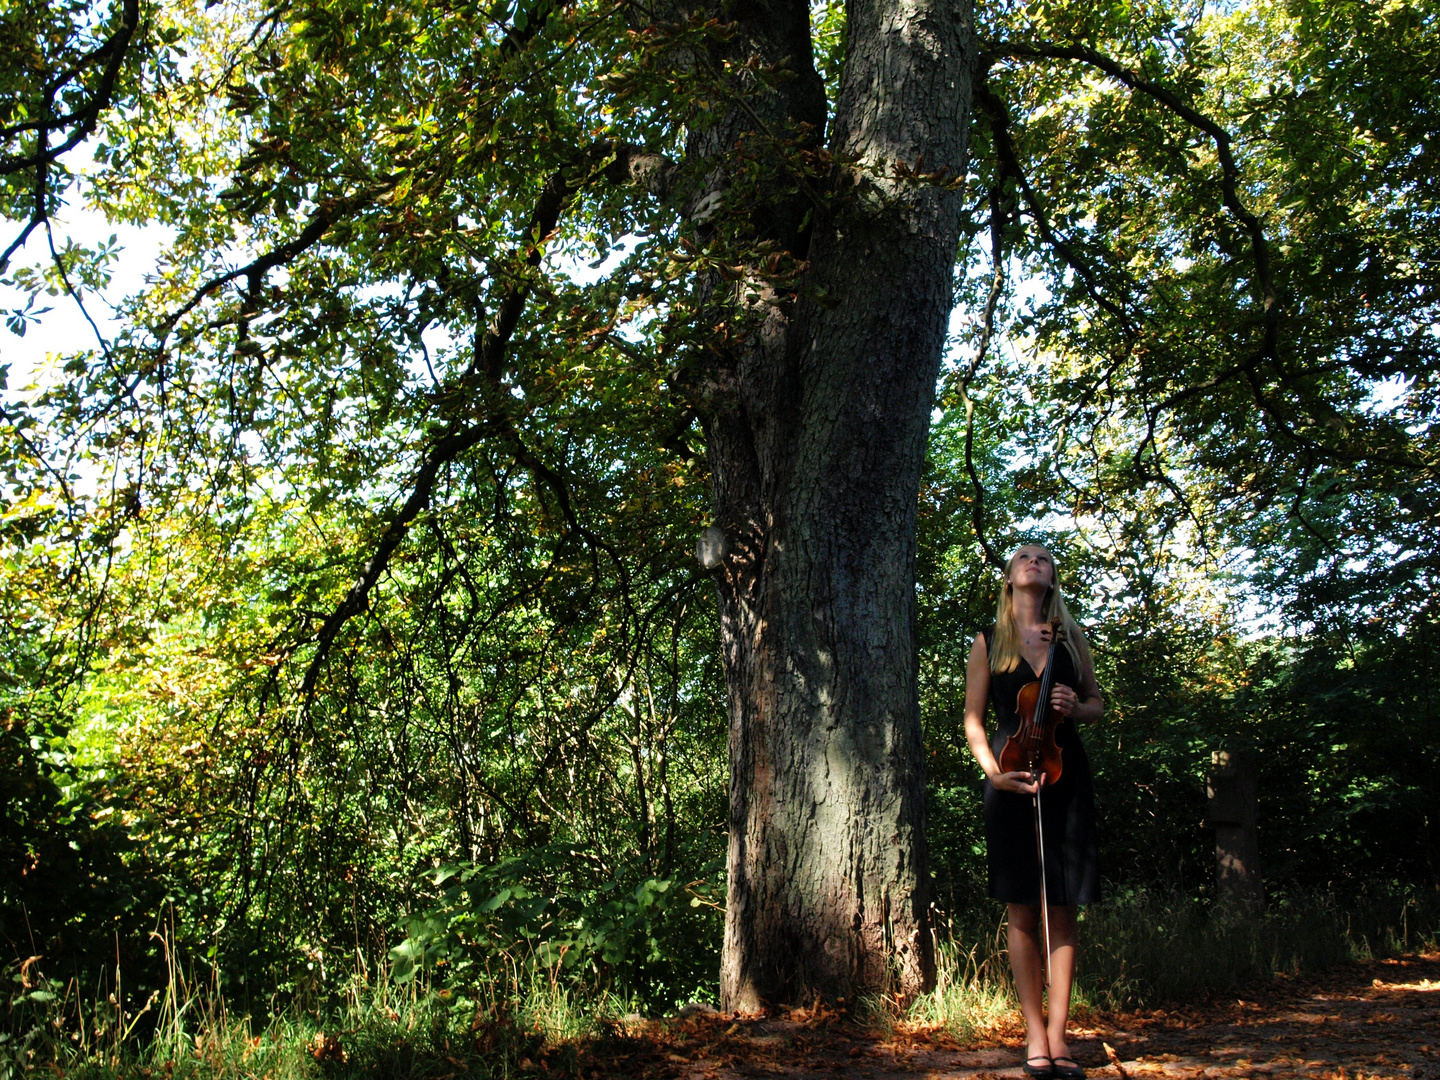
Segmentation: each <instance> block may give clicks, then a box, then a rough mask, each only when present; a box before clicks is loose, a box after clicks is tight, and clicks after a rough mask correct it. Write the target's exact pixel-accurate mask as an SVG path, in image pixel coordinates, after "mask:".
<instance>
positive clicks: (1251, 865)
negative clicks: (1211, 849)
mask: <svg viewBox="0 0 1440 1080" xmlns="http://www.w3.org/2000/svg"><path fill="white" fill-rule="evenodd" d="M1205 794H1206V795H1207V796H1208V798H1209V804H1210V805H1209V813H1208V821H1209V824H1210V825H1211V826H1212V827H1213V828H1214V829H1215V896H1216V899H1217V900H1218V901H1219V903H1220V904H1221V905H1223V906H1225V907H1229V908H1231V909H1233V910H1236V911H1251V912H1257V911H1259V910H1260V908H1261V907H1263V906H1264V903H1265V892H1264V889H1263V887H1262V886H1261V884H1260V839H1259V835H1258V831H1257V829H1256V819H1257V816H1258V809H1259V803H1260V781H1259V779H1258V777H1257V776H1256V770H1255V755H1254V754H1253V753H1251V752H1250V751H1248V750H1216V751H1215V752H1214V753H1212V754H1211V755H1210V775H1209V777H1208V779H1207V780H1206V783H1205Z"/></svg>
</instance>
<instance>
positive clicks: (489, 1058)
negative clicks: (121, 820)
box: [0, 892, 1440, 1080]
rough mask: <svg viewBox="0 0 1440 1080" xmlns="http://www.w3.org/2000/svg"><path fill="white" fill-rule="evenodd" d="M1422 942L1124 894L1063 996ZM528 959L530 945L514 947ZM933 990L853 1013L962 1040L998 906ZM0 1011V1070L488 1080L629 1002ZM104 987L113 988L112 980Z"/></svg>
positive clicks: (1192, 995) (1396, 925)
mask: <svg viewBox="0 0 1440 1080" xmlns="http://www.w3.org/2000/svg"><path fill="white" fill-rule="evenodd" d="M1437 946H1440V900H1437V898H1435V897H1427V898H1426V900H1424V901H1423V902H1422V901H1421V900H1418V899H1416V898H1415V897H1413V896H1410V897H1404V896H1393V897H1391V896H1379V897H1373V898H1370V899H1368V900H1367V899H1362V900H1361V901H1358V902H1354V903H1351V904H1348V905H1346V906H1344V907H1342V906H1341V905H1340V904H1338V903H1337V902H1336V901H1335V900H1334V899H1333V898H1330V897H1326V896H1314V897H1308V898H1299V899H1291V900H1279V901H1274V902H1272V903H1271V905H1270V907H1269V908H1268V909H1267V911H1266V912H1265V913H1264V914H1262V915H1260V916H1257V917H1253V918H1241V917H1239V916H1236V915H1234V914H1230V913H1226V912H1224V911H1216V910H1214V909H1212V908H1210V907H1208V906H1207V905H1204V904H1202V903H1199V902H1197V901H1195V900H1192V899H1189V898H1186V897H1181V896H1176V895H1165V894H1157V893H1149V892H1132V893H1128V894H1123V895H1121V896H1118V897H1115V898H1113V899H1111V900H1109V901H1107V902H1106V903H1104V904H1097V905H1094V906H1093V907H1090V908H1087V909H1086V910H1085V912H1084V918H1083V920H1082V922H1081V952H1080V960H1079V968H1080V981H1079V985H1078V987H1077V992H1078V999H1079V1002H1080V1003H1082V1004H1089V1005H1092V1006H1096V1007H1100V1008H1119V1007H1131V1006H1136V1005H1151V1004H1159V1003H1161V1002H1170V1001H1193V1000H1195V999H1197V998H1199V997H1202V996H1203V995H1205V994H1208V993H1214V992H1218V991H1227V990H1233V989H1236V988H1238V987H1241V986H1244V985H1246V984H1253V983H1254V982H1256V981H1257V980H1264V979H1268V978H1270V977H1272V976H1274V975H1275V974H1276V973H1281V972H1285V973H1294V972H1303V971H1313V970H1317V969H1320V968H1323V967H1325V966H1327V965H1331V964H1334V963H1337V962H1341V961H1344V960H1348V959H1353V958H1368V957H1372V956H1381V955H1388V954H1393V953H1396V952H1400V951H1409V950H1417V949H1434V948H1436V947H1437ZM532 959H533V958H532ZM937 968H938V971H937V981H936V986H935V988H934V990H933V991H931V992H930V993H928V994H925V995H922V996H921V997H920V998H918V999H917V1000H915V1001H912V1002H910V1003H909V1004H908V1006H906V1007H904V1008H901V1007H900V1006H899V1005H897V1004H896V1003H895V1002H894V1001H893V1000H886V999H883V998H876V999H871V1000H869V1001H865V1002H861V1003H860V1008H859V1010H858V1012H859V1015H860V1017H861V1018H862V1019H864V1020H866V1021H868V1022H869V1023H871V1024H872V1025H875V1026H879V1027H887V1026H892V1025H894V1024H895V1023H897V1022H900V1021H907V1022H910V1023H916V1024H924V1025H926V1026H939V1027H943V1028H945V1029H947V1030H948V1031H949V1032H950V1033H951V1034H953V1035H954V1036H955V1037H956V1038H958V1039H961V1040H968V1039H971V1038H974V1037H975V1036H976V1035H977V1034H979V1033H982V1032H984V1031H985V1030H986V1029H987V1028H992V1027H993V1026H994V1025H995V1024H996V1023H997V1022H998V1021H1000V1020H1001V1019H1002V1018H1004V1017H1006V1016H1007V1015H1009V1014H1010V1013H1011V1011H1012V1010H1013V1009H1014V1007H1015V1002H1014V997H1013V993H1012V990H1011V984H1010V972H1009V961H1008V956H1007V954H1006V950H1005V927H1004V922H1003V916H1002V915H1001V913H1000V911H999V909H998V908H986V909H983V910H977V911H974V912H970V913H968V915H967V921H966V923H965V924H963V925H958V926H957V925H953V924H952V925H948V926H946V927H944V928H943V932H942V935H941V938H940V940H939V941H938V943H937ZM7 974H8V975H9V976H10V977H11V979H12V980H13V981H14V982H15V983H18V989H17V991H16V992H15V993H14V994H12V996H11V999H10V1006H9V1011H8V1014H7V1016H6V1018H5V1021H4V1022H3V1023H0V1080H21V1078H24V1077H32V1076H35V1077H38V1076H39V1075H41V1074H44V1075H46V1076H51V1075H55V1074H56V1073H57V1072H58V1073H59V1074H61V1075H64V1076H67V1077H69V1076H73V1077H76V1078H79V1080H119V1078H121V1077H125V1078H132V1077H138V1078H144V1080H149V1078H155V1080H159V1078H163V1080H190V1078H196V1080H200V1078H205V1080H212V1078H213V1080H322V1078H323V1080H349V1078H351V1077H354V1078H356V1080H358V1078H360V1077H362V1076H363V1077H366V1078H367V1080H383V1078H395V1080H441V1078H444V1077H476V1078H478V1080H504V1078H507V1077H510V1076H512V1075H514V1074H516V1073H517V1072H519V1071H524V1070H525V1069H526V1067H528V1066H529V1065H531V1064H534V1065H540V1064H548V1065H550V1066H552V1067H554V1066H559V1067H560V1068H562V1069H565V1068H566V1067H569V1068H571V1069H573V1068H574V1067H575V1066H576V1065H577V1064H578V1060H579V1051H578V1046H579V1044H580V1043H581V1042H582V1041H583V1040H584V1039H586V1038H588V1037H590V1036H592V1035H595V1034H597V1033H598V1032H600V1031H603V1030H605V1029H607V1028H610V1027H612V1026H613V1025H614V1024H616V1023H617V1022H619V1021H620V1020H621V1019H622V1017H623V1016H624V1015H625V1014H626V1013H628V1012H629V1011H630V1009H631V1007H632V1003H630V1002H628V1001H625V1000H622V999H620V998H618V997H615V996H613V995H610V994H607V993H606V992H604V991H597V990H596V989H595V988H593V987H590V986H587V985H586V984H584V983H583V982H581V981H578V980H576V979H574V978H573V976H569V975H565V974H562V973H561V972H560V971H559V969H549V968H545V967H543V966H541V965H539V964H536V963H520V962H518V961H517V962H516V963H515V964H513V965H511V966H510V968H509V969H508V970H507V971H506V972H502V973H500V974H498V975H495V976H494V977H491V975H490V974H487V975H486V976H485V977H484V978H482V979H481V980H479V981H478V983H477V984H476V985H467V986H459V985H452V986H448V987H447V986H438V985H434V984H426V983H424V982H422V981H420V980H417V981H416V982H414V983H411V984H408V985H406V986H403V987H401V986H396V985H395V984H394V983H393V982H391V981H390V980H389V979H388V978H385V977H383V973H378V974H377V973H367V972H366V971H365V970H364V969H363V968H357V970H356V971H355V972H354V973H352V974H351V976H350V977H349V979H348V980H347V981H346V982H345V983H344V984H342V985H340V986H339V987H337V988H336V1000H337V1001H338V1004H337V1005H336V1006H335V1007H333V1008H331V1009H329V1010H327V1011H320V1010H316V1011H312V1012H307V1011H304V1010H303V1009H301V1008H299V1007H291V1008H288V1009H285V1010H282V1011H280V1012H279V1013H278V1014H277V1015H275V1016H274V1017H272V1018H270V1019H268V1020H265V1021H261V1022H257V1021H255V1020H254V1019H252V1018H251V1017H249V1016H244V1015H234V1014H232V1013H231V1011H230V1009H229V1008H228V1006H227V1002H226V999H225V996H224V994H223V993H222V992H221V991H220V988H219V984H218V980H216V979H215V977H214V976H213V974H212V975H211V976H210V977H209V978H208V979H206V978H198V979H197V978H196V977H195V975H194V973H193V972H192V971H189V970H187V969H185V968H184V967H183V965H181V964H180V963H179V962H178V961H177V960H176V959H175V958H174V956H173V954H168V953H167V975H168V979H167V985H166V987H165V989H164V990H163V992H158V993H156V994H154V995H152V996H151V997H150V999H149V1000H148V1001H145V1002H141V1003H139V1005H138V1006H135V1007H130V1008H128V1009H127V1007H126V1006H125V1005H124V1001H125V996H124V995H123V994H121V993H108V994H95V993H91V994H89V995H86V994H85V993H84V992H83V991H82V989H81V988H80V987H79V986H78V985H76V984H75V983H74V982H73V981H72V982H71V983H70V984H69V985H65V986H62V985H61V984H59V983H56V982H53V981H50V980H46V979H44V978H42V977H41V976H40V975H39V974H38V973H37V972H36V971H35V970H34V968H33V966H26V967H24V968H22V967H21V966H20V965H12V967H11V968H10V969H9V972H8V973H7ZM117 989H118V988H117Z"/></svg>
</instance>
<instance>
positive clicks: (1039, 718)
mask: <svg viewBox="0 0 1440 1080" xmlns="http://www.w3.org/2000/svg"><path fill="white" fill-rule="evenodd" d="M1064 639H1065V629H1064V627H1063V625H1062V624H1061V622H1060V620H1059V619H1056V620H1055V621H1054V622H1052V623H1051V624H1050V652H1049V655H1048V656H1047V657H1046V659H1045V671H1044V673H1043V674H1042V675H1041V676H1040V678H1039V679H1037V680H1036V681H1035V682H1029V683H1026V684H1025V685H1024V686H1022V687H1021V688H1020V693H1019V694H1018V695H1016V699H1015V712H1016V713H1017V714H1018V715H1019V717H1020V727H1019V728H1017V729H1016V731H1015V734H1014V735H1011V736H1010V737H1009V738H1008V739H1006V740H1005V747H1004V749H1002V750H1001V751H1000V771H1001V772H1028V773H1029V774H1030V779H1031V780H1032V782H1039V783H1041V784H1046V785H1048V784H1053V783H1055V782H1056V781H1057V780H1059V779H1060V772H1061V761H1060V747H1059V745H1058V744H1057V743H1056V742H1055V729H1056V728H1057V727H1059V726H1060V722H1061V721H1062V720H1064V719H1065V717H1064V716H1062V715H1061V714H1060V713H1059V712H1057V711H1056V710H1055V707H1054V706H1053V705H1051V704H1050V691H1051V690H1053V689H1054V686H1055V647H1056V646H1057V645H1059V644H1060V643H1061V642H1063V641H1064Z"/></svg>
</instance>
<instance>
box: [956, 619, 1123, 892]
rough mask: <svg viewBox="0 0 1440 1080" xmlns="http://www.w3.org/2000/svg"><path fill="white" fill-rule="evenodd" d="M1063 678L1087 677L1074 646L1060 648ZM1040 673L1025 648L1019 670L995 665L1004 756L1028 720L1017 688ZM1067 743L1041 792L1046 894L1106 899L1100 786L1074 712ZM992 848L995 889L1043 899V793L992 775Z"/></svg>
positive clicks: (988, 818)
mask: <svg viewBox="0 0 1440 1080" xmlns="http://www.w3.org/2000/svg"><path fill="white" fill-rule="evenodd" d="M981 633H983V634H984V635H985V650H986V653H987V654H989V653H990V652H991V651H992V650H993V648H994V637H995V627H994V626H987V627H986V628H985V629H984V630H983V631H981ZM1054 663H1055V681H1056V682H1057V683H1062V684H1064V685H1066V686H1069V687H1072V688H1073V687H1076V686H1078V685H1079V682H1080V680H1079V677H1078V675H1077V673H1076V671H1075V661H1074V660H1073V659H1071V656H1070V650H1069V649H1066V648H1064V647H1063V646H1062V647H1061V648H1058V649H1056V650H1055V661H1054ZM1037 678H1038V676H1037V675H1036V674H1035V672H1034V669H1032V668H1031V667H1030V664H1029V663H1028V662H1027V661H1026V660H1025V658H1024V657H1023V656H1022V657H1021V658H1020V663H1019V664H1018V665H1017V666H1016V668H1015V670H1014V671H1007V672H1002V673H998V674H997V673H996V672H993V671H992V672H991V673H990V703H991V705H992V706H993V707H994V710H995V717H996V720H997V724H996V728H995V734H994V735H993V736H991V738H990V749H991V750H992V751H993V752H994V754H995V757H996V759H997V760H998V759H999V757H1000V751H1001V750H1002V749H1003V748H1004V746H1005V740H1006V739H1007V738H1009V737H1010V736H1011V735H1013V734H1014V733H1015V731H1016V730H1017V729H1018V728H1019V726H1020V717H1019V715H1018V714H1017V713H1016V711H1015V700H1016V696H1017V695H1018V694H1019V693H1020V688H1021V687H1022V686H1024V685H1025V684H1026V683H1031V682H1034V681H1035V680H1036V679H1037ZM1055 743H1056V745H1058V746H1059V747H1060V758H1061V765H1062V768H1061V772H1060V779H1059V781H1058V782H1057V783H1056V784H1054V785H1053V786H1051V785H1049V784H1047V785H1046V786H1045V787H1044V788H1043V789H1042V791H1041V794H1040V812H1041V815H1042V820H1043V822H1044V825H1045V887H1046V892H1047V897H1046V899H1048V900H1049V902H1050V903H1052V904H1057V905H1061V904H1093V903H1095V902H1096V901H1098V900H1099V899H1100V854H1099V845H1098V843H1097V840H1096V835H1095V787H1094V784H1093V783H1092V782H1091V779H1090V760H1089V758H1087V757H1086V756H1085V746H1084V744H1082V743H1081V742H1080V733H1079V732H1078V731H1076V730H1075V725H1074V724H1073V723H1072V722H1071V721H1069V720H1066V721H1064V722H1063V723H1061V724H1060V726H1059V727H1058V728H1057V729H1056V731H1055ZM985 848H986V854H987V858H988V862H989V866H990V895H991V896H992V897H993V898H995V899H996V900H1001V901H1004V902H1005V903H1008V904H1039V903H1040V860H1039V859H1038V858H1037V857H1036V854H1035V799H1034V797H1033V796H1031V795H1021V794H1018V793H1016V792H1013V791H1000V790H998V789H997V788H996V787H995V785H993V784H992V783H990V781H989V780H986V781H985Z"/></svg>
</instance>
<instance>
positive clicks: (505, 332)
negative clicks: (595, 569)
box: [231, 143, 647, 697]
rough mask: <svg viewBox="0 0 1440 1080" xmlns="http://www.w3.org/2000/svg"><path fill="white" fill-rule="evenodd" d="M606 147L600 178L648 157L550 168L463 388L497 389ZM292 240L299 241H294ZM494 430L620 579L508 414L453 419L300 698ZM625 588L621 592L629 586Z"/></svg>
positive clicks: (350, 596)
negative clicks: (442, 480) (559, 234)
mask: <svg viewBox="0 0 1440 1080" xmlns="http://www.w3.org/2000/svg"><path fill="white" fill-rule="evenodd" d="M612 152H613V153H615V161H614V162H612V163H611V164H610V165H609V166H607V167H606V168H605V169H604V170H603V175H604V176H606V177H607V178H610V177H617V178H618V177H625V178H629V177H630V176H631V175H633V170H632V168H631V165H630V161H631V157H632V155H633V156H634V157H638V158H643V157H646V156H647V155H640V154H639V153H638V152H635V151H633V149H632V148H629V147H620V148H619V149H618V151H617V149H616V147H614V146H613V145H611V144H609V143H596V144H593V145H592V146H590V147H589V148H588V149H587V150H585V151H584V152H583V154H582V155H581V157H580V161H579V162H578V163H577V165H576V166H572V167H570V168H565V169H560V170H557V171H556V172H555V173H554V174H552V175H551V177H550V178H549V179H548V180H547V181H546V183H545V186H544V187H543V188H542V189H541V192H540V198H539V199H538V200H537V201H536V205H535V210H534V212H533V213H532V214H531V216H530V220H529V222H528V223H527V225H526V227H525V230H524V232H523V233H522V234H521V240H520V248H519V251H520V252H522V253H523V260H522V262H523V266H524V268H525V271H526V272H525V273H522V274H520V275H517V276H516V277H514V278H513V279H512V280H511V282H510V283H509V285H508V286H507V287H506V290H505V294H504V296H503V297H502V298H501V301H500V307H499V309H498V311H497V312H496V316H495V319H494V320H493V321H492V323H491V325H490V327H489V328H488V329H486V330H485V331H484V332H483V333H477V335H476V338H477V341H476V348H475V356H474V359H473V360H472V362H471V365H470V367H469V369H468V370H467V371H466V372H465V374H464V375H463V376H462V377H461V380H460V383H461V387H462V388H465V387H466V384H471V388H472V389H473V383H474V381H475V377H476V376H477V375H479V376H483V377H484V380H485V382H486V383H488V384H489V386H488V389H489V391H491V393H494V392H495V391H498V389H499V387H500V380H501V379H502V378H503V375H504V370H505V359H506V353H507V352H508V349H509V344H510V340H511V338H512V337H513V336H514V334H515V329H516V327H517V326H518V325H519V323H520V316H521V315H522V314H523V312H524V310H525V304H526V302H527V301H528V300H529V297H530V276H529V272H530V271H533V270H534V269H535V268H537V267H538V266H539V265H540V262H541V260H542V259H543V258H544V245H545V241H546V240H547V239H548V238H549V237H550V236H551V234H553V233H554V231H555V228H556V226H557V224H558V223H559V220H560V214H561V213H562V212H563V210H564V209H565V207H566V205H567V204H568V203H569V201H570V199H571V198H572V197H573V196H574V194H575V192H576V191H578V190H579V189H580V188H581V187H582V186H584V185H585V184H586V183H588V182H590V181H591V180H592V179H594V177H595V175H596V174H595V171H594V170H595V165H596V164H597V163H598V162H600V161H602V160H604V159H605V158H606V157H609V156H610V154H611V153H612ZM307 231H308V230H307ZM322 232H323V230H322ZM302 235H303V234H302ZM317 239H318V236H317ZM296 242H297V243H298V241H296ZM252 265H254V264H252ZM271 265H275V264H274V263H272V264H271ZM239 273H240V271H236V273H235V274H234V275H231V277H234V276H238V275H239ZM494 434H499V435H502V436H504V437H505V438H506V439H507V441H509V442H510V443H511V445H512V448H513V452H514V455H515V460H516V461H517V462H518V463H519V464H520V465H521V466H523V467H524V468H525V469H526V470H528V471H529V472H530V473H531V475H533V476H535V477H536V478H537V479H538V480H540V481H541V482H542V483H544V484H545V486H546V487H548V488H550V490H551V491H552V492H553V493H554V495H555V498H556V501H557V502H558V503H559V505H560V511H561V514H562V515H563V516H564V518H565V521H566V524H567V525H568V526H569V528H570V530H571V531H572V532H574V533H575V534H577V535H579V536H581V537H583V538H584V539H585V540H586V542H587V543H589V544H590V545H591V546H592V547H594V548H598V549H600V550H603V551H605V552H606V554H607V555H609V556H610V558H611V559H612V560H613V561H614V562H615V565H616V566H617V568H618V569H619V572H620V574H621V577H622V579H623V578H624V577H625V574H626V572H625V567H624V564H623V561H622V560H621V559H620V556H619V553H618V552H616V551H615V550H614V548H613V547H612V546H611V545H609V544H607V543H606V542H605V541H604V540H603V539H601V538H600V537H599V536H597V535H595V533H593V532H592V531H591V530H589V529H587V528H585V527H584V526H583V525H581V523H580V520H579V518H578V516H577V515H576V513H575V509H574V506H573V503H572V501H571V498H570V492H569V488H568V486H567V485H566V483H565V480H564V477H562V476H561V475H560V474H559V473H558V472H556V471H555V470H554V469H552V468H550V467H549V466H548V465H546V464H545V463H544V462H543V461H542V460H541V459H540V458H539V457H538V456H537V455H536V454H535V453H534V452H533V451H532V450H531V449H530V448H529V447H528V446H527V445H526V444H525V442H524V441H523V439H522V438H521V436H520V433H519V431H518V430H516V428H515V425H514V423H513V422H512V421H511V419H510V418H509V416H507V415H506V414H505V413H503V412H501V411H498V410H495V411H494V413H493V415H492V417H491V422H490V423H489V424H474V425H464V424H462V423H461V422H459V421H453V422H452V423H451V424H450V425H449V427H448V428H447V429H446V432H445V434H444V435H442V436H441V437H440V439H439V440H437V441H436V443H435V444H434V445H433V446H432V447H431V448H430V451H429V452H428V453H427V454H426V455H425V460H424V462H423V463H422V464H421V466H420V470H419V471H418V472H417V473H416V476H415V480H414V482H413V484H412V486H411V491H410V496H409V498H407V499H406V500H405V504H404V505H403V506H402V507H401V508H400V511H399V512H398V513H397V514H396V515H395V517H394V518H393V519H392V520H391V521H390V524H389V525H387V526H386V528H385V531H384V533H382V534H381V537H380V540H379V542H378V543H377V544H376V547H375V551H374V553H373V554H372V555H371V557H370V559H369V560H368V561H367V562H366V563H365V565H364V567H363V568H362V569H361V571H360V575H359V577H358V578H356V580H355V583H354V584H353V585H352V586H351V587H350V591H349V592H348V593H346V595H345V598H344V599H343V600H342V601H341V602H340V604H339V606H337V607H336V608H335V610H334V611H332V612H331V613H330V615H329V616H328V617H327V618H326V620H325V622H324V623H323V624H322V625H321V627H320V631H319V633H318V634H317V635H316V649H315V655H314V656H313V657H312V658H311V660H310V664H309V666H308V667H307V668H306V671H305V679H304V683H303V687H302V690H303V694H304V696H306V697H309V696H310V694H311V693H313V691H314V688H315V682H316V680H317V679H318V678H319V675H320V670H321V668H322V667H323V666H324V663H325V661H326V659H327V658H328V656H329V653H330V649H331V648H332V647H333V645H334V642H335V638H336V636H337V635H338V634H339V633H340V630H341V628H342V627H343V626H344V625H345V623H346V622H348V621H349V620H350V619H351V618H352V617H354V616H355V615H358V614H359V613H360V612H362V611H364V610H365V607H366V604H367V603H368V601H369V596H370V593H371V591H372V590H373V589H374V588H375V585H376V584H377V583H378V582H379V580H380V576H381V575H382V574H383V573H384V572H385V568H386V567H387V566H388V565H389V562H390V557H391V556H392V555H393V554H394V553H395V549H396V548H397V547H399V545H400V541H401V540H403V539H404V537H405V533H406V531H407V530H408V528H409V526H410V523H411V522H413V521H414V520H415V518H416V517H417V516H418V515H419V514H420V513H421V512H423V511H424V510H426V509H427V508H428V507H429V505H430V495H431V492H432V491H433V489H434V486H435V479H436V477H437V476H438V475H439V472H440V469H441V468H442V467H444V466H445V465H446V464H448V463H449V462H450V461H453V460H454V459H455V458H457V457H458V456H459V455H461V454H463V453H464V452H465V451H467V450H469V449H471V448H472V447H474V446H476V445H477V444H478V443H480V442H481V441H482V440H484V439H485V438H486V436H488V435H494ZM626 591H627V592H628V588H627V590H626Z"/></svg>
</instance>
